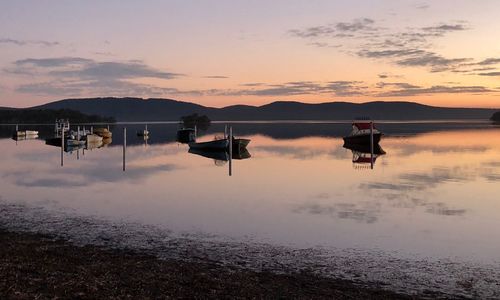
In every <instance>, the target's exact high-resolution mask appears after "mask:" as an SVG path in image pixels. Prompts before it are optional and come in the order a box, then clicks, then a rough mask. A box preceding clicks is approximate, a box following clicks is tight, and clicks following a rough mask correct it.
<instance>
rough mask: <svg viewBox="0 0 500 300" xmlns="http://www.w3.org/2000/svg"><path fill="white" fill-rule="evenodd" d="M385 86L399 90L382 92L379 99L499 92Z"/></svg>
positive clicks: (401, 84)
mask: <svg viewBox="0 0 500 300" xmlns="http://www.w3.org/2000/svg"><path fill="white" fill-rule="evenodd" d="M382 85H383V86H388V85H395V86H397V87H398V88H399V89H396V90H391V91H385V92H380V93H378V94H376V95H375V96H377V97H409V96H417V95H431V94H477V93H494V92H498V91H497V90H492V89H489V88H487V87H484V86H443V85H435V86H431V87H419V86H414V85H411V84H405V83H396V84H391V83H383V84H382Z"/></svg>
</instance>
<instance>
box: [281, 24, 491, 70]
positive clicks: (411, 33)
mask: <svg viewBox="0 0 500 300" xmlns="http://www.w3.org/2000/svg"><path fill="white" fill-rule="evenodd" d="M469 29H470V27H469V26H468V24H467V23H466V22H464V21H457V22H451V23H440V24H437V25H432V26H425V27H418V28H405V29H403V30H401V29H399V28H398V29H390V28H385V27H382V26H379V25H378V24H377V23H376V21H375V20H372V19H369V18H363V19H357V20H355V21H352V22H339V23H333V24H329V25H322V26H314V27H308V28H305V29H302V30H298V29H294V30H290V31H289V33H291V35H292V36H295V37H299V38H305V39H307V40H308V45H313V46H316V47H321V48H325V47H329V46H330V45H332V41H334V40H343V43H342V45H344V47H345V48H346V49H347V50H346V52H347V53H351V54H354V55H356V56H358V57H362V58H370V59H383V60H387V61H388V62H390V63H394V64H396V65H399V66H404V67H425V68H429V69H430V70H431V72H443V71H451V70H455V69H457V68H459V67H460V66H462V65H463V64H465V63H466V62H470V61H472V60H473V59H471V58H462V57H458V58H448V57H444V56H443V55H440V54H438V53H435V52H433V51H432V48H433V44H432V42H433V40H434V39H436V38H439V37H443V36H445V35H447V34H450V33H453V32H460V31H466V30H469ZM336 44H340V43H339V42H337V43H336ZM485 63H488V62H485Z"/></svg>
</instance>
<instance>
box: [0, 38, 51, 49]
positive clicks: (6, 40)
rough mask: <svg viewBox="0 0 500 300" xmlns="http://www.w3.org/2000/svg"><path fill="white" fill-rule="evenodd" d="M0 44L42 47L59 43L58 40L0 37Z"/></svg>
mask: <svg viewBox="0 0 500 300" xmlns="http://www.w3.org/2000/svg"><path fill="white" fill-rule="evenodd" d="M0 44H11V45H16V46H26V45H38V46H44V47H52V46H58V45H60V43H59V42H55V41H45V40H18V39H11V38H0Z"/></svg>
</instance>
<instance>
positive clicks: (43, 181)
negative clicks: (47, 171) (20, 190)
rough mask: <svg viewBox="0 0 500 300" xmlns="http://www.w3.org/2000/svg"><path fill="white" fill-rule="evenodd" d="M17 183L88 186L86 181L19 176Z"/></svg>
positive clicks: (66, 186) (49, 185)
mask: <svg viewBox="0 0 500 300" xmlns="http://www.w3.org/2000/svg"><path fill="white" fill-rule="evenodd" d="M16 185H18V186H25V187H58V188H72V187H76V186H87V185H88V183H87V182H85V181H75V180H68V179H64V178H39V179H30V178H25V177H23V178H19V179H18V180H16Z"/></svg>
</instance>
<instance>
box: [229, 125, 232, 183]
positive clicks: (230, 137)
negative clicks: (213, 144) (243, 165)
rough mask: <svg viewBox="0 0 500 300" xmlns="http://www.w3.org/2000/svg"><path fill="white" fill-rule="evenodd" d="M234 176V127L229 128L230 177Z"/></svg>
mask: <svg viewBox="0 0 500 300" xmlns="http://www.w3.org/2000/svg"><path fill="white" fill-rule="evenodd" d="M232 175H233V127H231V126H229V176H232Z"/></svg>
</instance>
